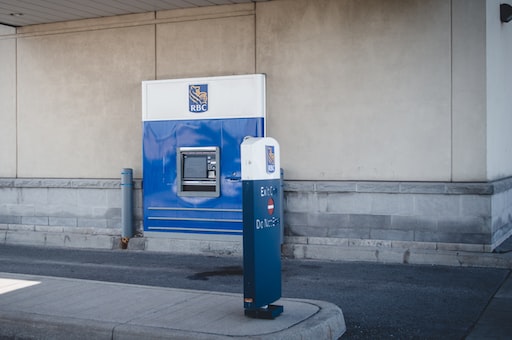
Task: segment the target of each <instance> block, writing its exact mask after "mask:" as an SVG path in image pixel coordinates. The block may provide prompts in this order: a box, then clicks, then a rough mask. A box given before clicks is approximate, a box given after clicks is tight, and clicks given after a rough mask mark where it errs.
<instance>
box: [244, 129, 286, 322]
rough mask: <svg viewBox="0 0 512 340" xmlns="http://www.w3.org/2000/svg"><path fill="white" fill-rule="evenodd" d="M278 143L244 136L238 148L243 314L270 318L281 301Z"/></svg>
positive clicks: (269, 139)
mask: <svg viewBox="0 0 512 340" xmlns="http://www.w3.org/2000/svg"><path fill="white" fill-rule="evenodd" d="M279 157H280V153H279V144H278V143H277V141H276V140H275V139H273V138H270V137H246V138H245V139H244V141H243V142H242V145H241V163H242V164H241V170H242V201H243V203H242V207H243V256H244V259H243V264H244V308H245V315H246V316H249V317H254V318H262V319H274V318H275V317H277V316H278V315H279V314H281V313H282V312H283V306H280V305H274V304H272V303H273V302H275V301H277V300H278V299H280V298H281V227H282V226H281V216H280V213H279V212H280V211H281V207H282V202H281V200H282V198H281V197H282V195H281V193H280V191H281V190H282V188H281V171H280V169H281V168H280V166H281V164H280V158H279Z"/></svg>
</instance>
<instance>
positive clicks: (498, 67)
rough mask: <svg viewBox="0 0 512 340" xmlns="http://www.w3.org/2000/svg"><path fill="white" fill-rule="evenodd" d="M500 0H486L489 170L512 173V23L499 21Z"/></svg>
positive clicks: (491, 176) (490, 174) (492, 174)
mask: <svg viewBox="0 0 512 340" xmlns="http://www.w3.org/2000/svg"><path fill="white" fill-rule="evenodd" d="M500 3H501V1H498V0H491V1H487V2H486V4H487V16H486V23H487V25H486V32H487V34H486V42H487V44H486V47H487V48H486V52H487V54H486V56H487V60H486V66H487V83H486V85H487V172H488V178H489V179H498V178H502V177H506V176H510V175H511V174H512V133H511V128H512V84H511V83H512V23H507V24H503V23H501V22H500V19H499V18H500V15H499V4H500Z"/></svg>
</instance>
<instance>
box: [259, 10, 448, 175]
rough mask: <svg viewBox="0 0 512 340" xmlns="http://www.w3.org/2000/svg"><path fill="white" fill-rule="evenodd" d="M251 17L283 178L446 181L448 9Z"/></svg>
mask: <svg viewBox="0 0 512 340" xmlns="http://www.w3.org/2000/svg"><path fill="white" fill-rule="evenodd" d="M257 9H258V11H257V16H256V18H257V39H258V40H257V58H258V59H257V71H258V72H263V73H266V74H267V75H268V78H267V79H268V80H267V81H268V83H267V93H268V107H269V120H268V126H269V134H270V135H272V136H275V137H276V138H277V139H278V140H279V141H280V142H281V144H282V154H283V160H282V162H283V167H284V169H285V170H286V178H289V179H301V180H304V179H319V180H328V179H335V180H348V179H370V180H397V179H400V180H450V178H451V112H450V101H451V98H450V92H451V91H450V86H451V84H450V81H451V79H450V72H451V70H450V65H451V54H450V39H451V37H450V23H451V21H450V2H448V1H444V0H438V1H432V0H431V1H424V0H418V1H380V0H372V1H364V2H356V1H326V0H322V1H307V0H298V1H296V0H293V1H292V0H284V1H272V2H270V3H265V4H262V5H258V6H257Z"/></svg>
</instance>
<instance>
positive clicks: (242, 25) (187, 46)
mask: <svg viewBox="0 0 512 340" xmlns="http://www.w3.org/2000/svg"><path fill="white" fill-rule="evenodd" d="M184 18H185V19H186V20H184ZM157 19H160V20H171V22H168V23H162V24H158V25H157V28H156V29H157V31H156V46H157V48H156V51H157V52H156V53H157V56H156V65H157V79H170V78H187V77H204V76H222V75H231V74H247V73H254V72H255V66H254V65H255V61H254V59H255V56H254V53H255V52H254V51H255V43H254V5H252V4H242V5H235V6H217V7H213V8H210V7H205V8H200V9H194V10H179V11H165V12H158V13H157Z"/></svg>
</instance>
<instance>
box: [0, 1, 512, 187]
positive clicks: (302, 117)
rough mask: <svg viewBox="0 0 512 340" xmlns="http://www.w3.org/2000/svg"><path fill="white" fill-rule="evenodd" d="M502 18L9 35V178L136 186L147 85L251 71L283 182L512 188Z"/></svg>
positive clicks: (126, 25) (353, 13) (467, 13)
mask: <svg viewBox="0 0 512 340" xmlns="http://www.w3.org/2000/svg"><path fill="white" fill-rule="evenodd" d="M498 5H499V4H498V1H497V0H496V1H494V0H493V1H487V2H486V1H485V0H469V1H467V0H453V1H451V2H450V1H445V0H387V1H381V0H364V1H353V0H316V1H313V0H274V1H270V2H264V3H257V4H256V5H255V4H242V5H233V6H214V7H204V8H197V9H187V10H177V11H164V12H157V13H146V14H140V15H128V16H120V17H111V18H102V19H94V20H82V21H73V22H67V23H59V24H48V25H38V26H29V27H24V28H22V29H19V30H18V35H17V38H18V39H17V47H16V42H15V41H14V40H13V39H12V36H8V38H7V39H6V38H5V37H6V36H5V35H4V36H3V38H2V36H1V35H0V67H1V68H2V70H1V71H2V72H1V73H0V79H2V82H1V85H0V86H2V91H1V92H0V99H1V101H0V108H1V111H0V115H1V120H2V124H0V142H1V143H0V164H1V165H2V166H1V168H0V176H8V177H9V176H16V175H17V176H19V177H72V178H77V177H85V178H117V177H119V173H120V170H121V168H123V167H132V168H134V169H135V176H136V177H140V176H141V114H140V107H141V91H140V82H141V81H142V80H148V79H166V78H178V77H193V76H216V75H230V74H245V73H254V72H256V73H266V74H267V112H268V121H267V126H268V134H269V135H270V136H273V137H276V138H277V139H278V140H279V141H280V143H281V147H282V163H283V167H284V168H285V171H286V177H287V179H298V180H300V179H304V180H404V181H407V180H418V181H450V180H454V181H484V180H486V179H487V178H498V177H505V176H510V175H512V164H511V162H510V157H508V158H507V157H506V156H507V152H508V155H509V154H510V149H511V148H512V137H510V136H511V134H510V133H508V131H506V129H507V127H508V126H510V125H511V124H510V123H512V122H509V120H510V119H511V116H510V114H509V112H510V111H507V108H506V103H505V101H506V100H505V99H506V98H510V86H508V87H507V83H508V82H509V80H510V79H511V77H510V71H507V72H509V73H506V74H503V73H502V72H501V71H502V70H503V69H504V68H505V66H504V65H505V64H506V63H508V61H507V60H511V58H510V57H511V50H510V48H511V47H510V46H512V44H510V37H511V33H510V29H511V27H512V26H511V25H510V24H508V25H502V24H500V23H499V22H496V17H495V16H496V13H495V12H496V8H497V6H498ZM486 11H487V14H485V13H486ZM491 12H492V13H491ZM491 19H492V20H491ZM509 26H510V27H509ZM2 32H3V31H2ZM486 32H487V33H486ZM9 34H10V33H9ZM14 57H16V61H17V74H16V73H14V74H13V70H15V69H16V68H15V65H14V62H13V60H14ZM496 65H498V66H496ZM486 68H487V69H491V71H490V72H489V74H487V73H486ZM4 69H6V70H5V71H4ZM5 79H6V81H5ZM16 79H17V90H18V92H17V111H16V109H15V107H16V106H15V105H16V101H15V98H16V96H15V92H14V90H13V89H14V88H16V86H15V85H13V84H15V81H16ZM9 84H11V85H9ZM4 88H5V89H4ZM488 94H489V97H488ZM489 112H490V114H488V113H489ZM507 112H508V113H507ZM16 119H17V121H16ZM16 128H17V130H16ZM14 131H17V132H18V134H17V136H16V134H15V133H14ZM16 140H17V144H16ZM16 148H17V149H16ZM16 159H17V161H16ZM16 162H17V163H16Z"/></svg>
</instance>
